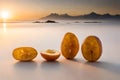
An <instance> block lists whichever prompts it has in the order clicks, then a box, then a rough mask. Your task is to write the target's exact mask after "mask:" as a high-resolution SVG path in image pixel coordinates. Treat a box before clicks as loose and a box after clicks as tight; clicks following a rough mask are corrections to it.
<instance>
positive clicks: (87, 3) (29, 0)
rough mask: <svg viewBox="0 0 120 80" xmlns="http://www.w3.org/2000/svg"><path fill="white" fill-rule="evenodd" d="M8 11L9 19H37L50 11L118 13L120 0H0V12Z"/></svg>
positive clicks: (62, 12)
mask: <svg viewBox="0 0 120 80" xmlns="http://www.w3.org/2000/svg"><path fill="white" fill-rule="evenodd" d="M4 10H6V11H8V12H9V14H10V18H11V19H16V20H17V19H18V20H20V19H21V20H24V19H37V18H41V17H44V16H46V15H48V14H50V13H59V14H64V13H68V14H69V15H73V16H75V15H82V14H88V13H90V12H92V11H94V12H97V13H100V14H104V13H110V14H120V0H0V12H2V11H4Z"/></svg>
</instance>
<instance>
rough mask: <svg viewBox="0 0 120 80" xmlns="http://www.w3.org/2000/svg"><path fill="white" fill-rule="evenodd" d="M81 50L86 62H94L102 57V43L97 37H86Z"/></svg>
mask: <svg viewBox="0 0 120 80" xmlns="http://www.w3.org/2000/svg"><path fill="white" fill-rule="evenodd" d="M81 50H82V55H83V57H84V58H85V59H86V60H88V61H89V62H95V61H97V60H98V59H99V58H100V57H101V55H102V43H101V41H100V39H99V38H98V37H97V36H88V37H87V38H86V39H85V41H84V42H83V44H82V47H81Z"/></svg>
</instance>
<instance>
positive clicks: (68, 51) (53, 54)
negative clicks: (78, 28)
mask: <svg viewBox="0 0 120 80" xmlns="http://www.w3.org/2000/svg"><path fill="white" fill-rule="evenodd" d="M81 50H82V55H83V57H84V58H85V59H86V60H88V61H90V62H95V61H97V60H98V59H99V58H100V56H101V54H102V44H101V41H100V39H99V38H98V37H96V36H88V37H87V38H86V39H85V40H84V42H83V44H82V47H81ZM78 51H79V40H78V38H77V36H76V35H75V34H74V33H71V32H68V33H66V34H65V35H64V38H63V40H62V43H61V51H57V50H51V49H48V50H45V51H41V56H42V57H43V58H44V59H46V60H47V61H55V60H56V59H58V58H59V56H60V54H61V53H62V55H63V56H64V57H65V58H66V59H74V57H75V56H76V55H77V53H78ZM37 54H38V53H37V51H36V50H35V49H34V48H32V47H19V48H16V49H14V50H13V57H14V58H15V59H16V60H20V61H31V60H33V59H34V58H35V57H36V56H37Z"/></svg>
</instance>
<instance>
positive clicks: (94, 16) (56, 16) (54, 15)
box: [41, 12, 120, 20]
mask: <svg viewBox="0 0 120 80" xmlns="http://www.w3.org/2000/svg"><path fill="white" fill-rule="evenodd" d="M41 19H50V20H51V19H52V20H80V19H115V20H118V19H119V20H120V15H111V14H109V13H107V14H103V15H101V14H97V13H95V12H91V13H90V14H86V15H79V16H70V15H68V14H61V15H59V14H57V13H51V14H50V15H48V16H46V17H43V18H41Z"/></svg>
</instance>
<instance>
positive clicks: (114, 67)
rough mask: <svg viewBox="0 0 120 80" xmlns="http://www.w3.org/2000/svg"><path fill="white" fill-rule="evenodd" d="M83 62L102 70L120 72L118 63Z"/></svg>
mask: <svg viewBox="0 0 120 80" xmlns="http://www.w3.org/2000/svg"><path fill="white" fill-rule="evenodd" d="M85 64H87V65H90V66H94V67H98V68H102V69H104V70H108V71H110V72H113V73H116V74H120V64H115V63H110V62H102V61H101V62H86V63H85Z"/></svg>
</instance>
